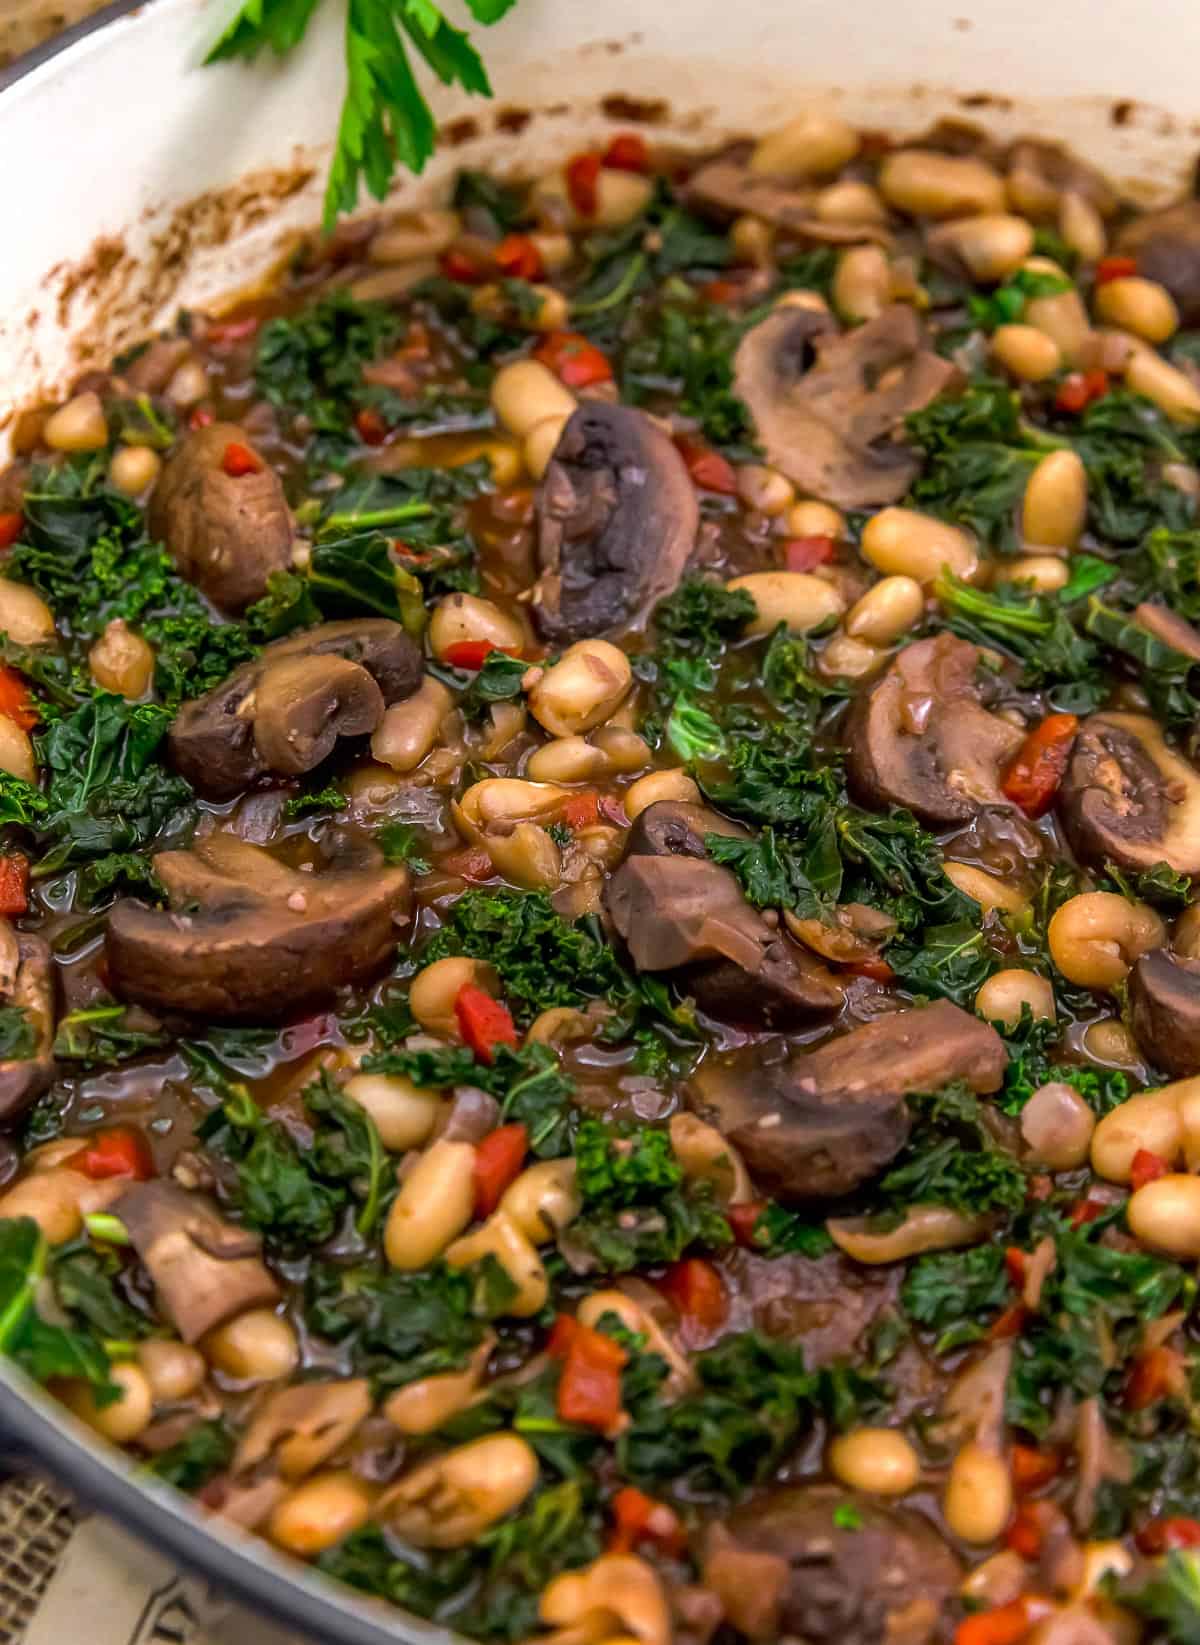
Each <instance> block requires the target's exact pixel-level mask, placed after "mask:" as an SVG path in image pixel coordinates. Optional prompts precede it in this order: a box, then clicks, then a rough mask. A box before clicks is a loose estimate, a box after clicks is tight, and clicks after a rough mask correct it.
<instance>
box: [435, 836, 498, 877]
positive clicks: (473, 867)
mask: <svg viewBox="0 0 1200 1645" xmlns="http://www.w3.org/2000/svg"><path fill="white" fill-rule="evenodd" d="M438 867H439V868H440V869H441V870H442V872H443V873H445V874H457V875H458V876H459V878H460V879H464V880H473V881H474V882H475V883H476V884H477V885H479V884H482V883H483V881H484V880H490V879H491V877H492V875H493V874H494V873H495V872H496V867H495V864H494V863H493V862H492V859H491V858H490V857H489V856H488V854H487V852H486V851H480V850H479V849H478V848H477V847H475V846H473V845H468V846H465V847H464V848H463V850H461V851H451V852H450V854H449V855H448V856H445V857H443V858H442V860H441V862H440V863H439V864H438Z"/></svg>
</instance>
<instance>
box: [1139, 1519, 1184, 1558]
mask: <svg viewBox="0 0 1200 1645" xmlns="http://www.w3.org/2000/svg"><path fill="white" fill-rule="evenodd" d="M1133 1540H1134V1541H1135V1542H1136V1543H1137V1545H1138V1547H1139V1548H1140V1549H1141V1551H1142V1553H1144V1554H1150V1555H1152V1556H1153V1555H1155V1554H1169V1553H1171V1552H1172V1551H1174V1550H1175V1549H1178V1548H1200V1519H1187V1518H1185V1517H1184V1516H1183V1515H1182V1514H1179V1515H1175V1516H1173V1517H1172V1518H1171V1519H1152V1520H1151V1521H1150V1522H1149V1524H1147V1525H1143V1526H1142V1528H1141V1530H1140V1531H1138V1532H1137V1534H1136V1535H1135V1536H1134V1539H1133Z"/></svg>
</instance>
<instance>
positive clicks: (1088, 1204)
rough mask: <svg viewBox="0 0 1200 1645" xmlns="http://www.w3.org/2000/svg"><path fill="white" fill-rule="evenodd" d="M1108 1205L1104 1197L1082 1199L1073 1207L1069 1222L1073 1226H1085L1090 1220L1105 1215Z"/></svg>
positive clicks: (1092, 1220) (1093, 1220)
mask: <svg viewBox="0 0 1200 1645" xmlns="http://www.w3.org/2000/svg"><path fill="white" fill-rule="evenodd" d="M1107 1209H1108V1207H1107V1206H1106V1205H1105V1203H1104V1201H1103V1200H1102V1199H1081V1200H1079V1201H1078V1203H1077V1204H1075V1205H1073V1206H1072V1207H1071V1214H1070V1216H1069V1217H1068V1219H1067V1220H1068V1222H1069V1223H1070V1224H1071V1227H1072V1228H1085V1227H1086V1226H1087V1224H1088V1223H1089V1222H1095V1220H1096V1218H1097V1217H1101V1216H1103V1215H1104V1213H1105V1211H1106V1210H1107Z"/></svg>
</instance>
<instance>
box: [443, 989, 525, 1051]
mask: <svg viewBox="0 0 1200 1645" xmlns="http://www.w3.org/2000/svg"><path fill="white" fill-rule="evenodd" d="M454 1015H455V1018H456V1019H457V1021H458V1031H459V1033H460V1034H461V1035H462V1037H463V1039H464V1040H465V1041H466V1043H467V1044H468V1045H469V1046H470V1047H471V1050H472V1051H474V1053H475V1055H476V1056H477V1057H478V1058H479V1060H480V1062H494V1061H495V1060H496V1047H497V1046H498V1045H516V1043H517V1026H516V1024H515V1023H514V1022H513V1020H512V1014H511V1012H510V1011H509V1009H508V1007H507V1006H506V1005H503V1004H502V1003H501V1002H500V1001H499V1000H494V999H493V998H492V996H491V995H490V994H489V993H488V992H487V990H486V989H483V988H477V987H476V986H475V984H474V983H473V982H468V983H466V984H464V986H463V987H462V988H460V989H459V991H458V993H457V995H456V996H455V1000H454Z"/></svg>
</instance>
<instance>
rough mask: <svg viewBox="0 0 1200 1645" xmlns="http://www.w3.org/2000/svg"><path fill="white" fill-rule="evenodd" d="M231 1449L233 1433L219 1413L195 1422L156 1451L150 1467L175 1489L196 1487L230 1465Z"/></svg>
mask: <svg viewBox="0 0 1200 1645" xmlns="http://www.w3.org/2000/svg"><path fill="white" fill-rule="evenodd" d="M233 1452H234V1441H233V1435H232V1434H231V1433H230V1431H229V1429H228V1428H227V1427H226V1426H225V1423H224V1421H223V1420H222V1419H221V1418H219V1417H218V1418H216V1419H215V1420H214V1421H211V1422H196V1423H195V1424H194V1425H193V1426H192V1427H191V1428H189V1429H188V1431H187V1433H185V1434H184V1436H183V1438H182V1439H181V1440H179V1441H177V1442H176V1444H174V1445H171V1446H169V1447H168V1449H167V1450H165V1451H160V1452H159V1453H158V1455H157V1456H156V1457H155V1458H154V1460H153V1461H152V1462H151V1463H150V1464H149V1470H150V1472H151V1473H152V1474H153V1475H154V1476H155V1478H156V1479H161V1480H165V1482H166V1483H167V1484H168V1485H173V1486H174V1487H175V1489H176V1490H177V1491H188V1492H192V1491H198V1490H200V1488H201V1487H202V1486H204V1485H207V1484H208V1482H209V1480H210V1479H212V1477H213V1475H214V1474H219V1473H220V1472H221V1471H222V1469H224V1468H227V1467H228V1466H229V1464H230V1462H231V1461H232V1460H233Z"/></svg>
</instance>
